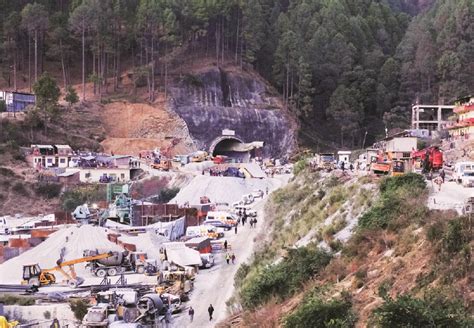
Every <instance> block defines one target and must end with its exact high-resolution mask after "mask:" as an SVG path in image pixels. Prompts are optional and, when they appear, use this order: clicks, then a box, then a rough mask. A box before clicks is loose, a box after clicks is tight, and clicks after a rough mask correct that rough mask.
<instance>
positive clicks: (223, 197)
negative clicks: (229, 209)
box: [170, 175, 278, 205]
mask: <svg viewBox="0 0 474 328" xmlns="http://www.w3.org/2000/svg"><path fill="white" fill-rule="evenodd" d="M277 185H278V184H277V181H275V180H274V179H269V178H266V179H242V178H233V177H212V176H208V175H198V176H196V177H194V179H193V180H192V181H191V183H190V184H189V185H187V186H186V187H184V188H183V189H181V190H180V191H179V193H178V194H177V195H176V197H175V198H173V199H172V200H171V201H170V204H176V203H177V204H179V205H183V204H184V203H186V202H189V204H191V205H194V204H199V198H200V197H201V196H207V197H209V198H210V199H211V202H218V203H229V204H232V203H234V202H237V201H239V200H240V199H241V198H242V196H243V195H245V194H249V193H251V192H252V191H254V190H257V189H261V190H263V191H265V189H266V187H267V186H268V189H269V191H272V190H273V189H274V186H277Z"/></svg>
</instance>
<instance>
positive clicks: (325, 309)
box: [283, 297, 356, 328]
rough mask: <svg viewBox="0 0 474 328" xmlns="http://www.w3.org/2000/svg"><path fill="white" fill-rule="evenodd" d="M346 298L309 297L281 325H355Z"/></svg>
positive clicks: (346, 327)
mask: <svg viewBox="0 0 474 328" xmlns="http://www.w3.org/2000/svg"><path fill="white" fill-rule="evenodd" d="M351 308H352V304H351V302H350V301H348V300H338V299H333V300H330V301H327V302H325V301H322V300H321V299H319V298H317V297H310V298H309V299H307V300H306V301H305V302H304V303H303V304H302V305H300V306H299V307H298V308H297V309H296V311H294V312H293V313H292V314H290V315H289V316H287V317H286V318H285V319H284V322H283V325H284V327H288V328H307V327H328V328H329V327H331V328H335V327H339V328H350V327H354V325H355V321H356V320H355V319H356V318H355V315H354V313H353V312H352V310H351Z"/></svg>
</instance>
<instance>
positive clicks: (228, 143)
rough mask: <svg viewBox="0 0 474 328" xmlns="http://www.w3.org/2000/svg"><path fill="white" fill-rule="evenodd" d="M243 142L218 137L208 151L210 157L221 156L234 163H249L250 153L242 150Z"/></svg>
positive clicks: (236, 139) (233, 138) (235, 138)
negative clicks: (232, 160)
mask: <svg viewBox="0 0 474 328" xmlns="http://www.w3.org/2000/svg"><path fill="white" fill-rule="evenodd" d="M243 145H244V142H243V141H242V140H240V139H239V138H237V137H220V138H218V139H216V140H215V141H214V142H213V144H212V146H211V149H210V153H211V154H212V156H217V155H223V156H227V157H230V158H232V159H234V160H235V162H244V163H245V162H248V161H250V151H248V150H246V149H243V147H242V146H243Z"/></svg>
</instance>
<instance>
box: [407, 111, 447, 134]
mask: <svg viewBox="0 0 474 328" xmlns="http://www.w3.org/2000/svg"><path fill="white" fill-rule="evenodd" d="M453 109H454V106H449V105H415V106H413V107H412V109H411V126H412V129H416V130H419V129H426V130H429V131H430V133H431V132H433V131H441V130H442V129H444V128H445V126H446V125H447V124H448V122H449V117H451V116H452V115H453Z"/></svg>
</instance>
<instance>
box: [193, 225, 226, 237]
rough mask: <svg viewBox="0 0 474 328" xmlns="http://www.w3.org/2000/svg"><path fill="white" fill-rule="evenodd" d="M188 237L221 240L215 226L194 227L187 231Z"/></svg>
mask: <svg viewBox="0 0 474 328" xmlns="http://www.w3.org/2000/svg"><path fill="white" fill-rule="evenodd" d="M186 237H188V238H189V237H191V238H192V237H209V238H211V239H217V238H219V233H218V232H217V229H216V227H215V226H213V225H200V226H192V227H188V228H187V229H186Z"/></svg>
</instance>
